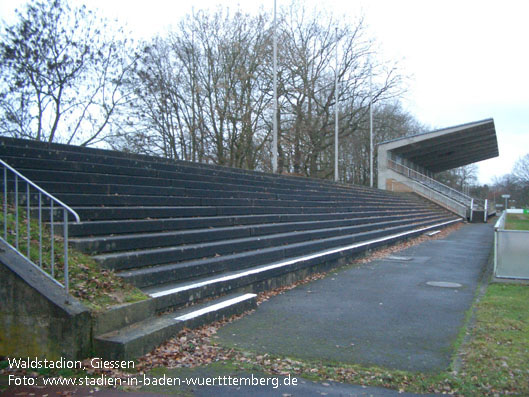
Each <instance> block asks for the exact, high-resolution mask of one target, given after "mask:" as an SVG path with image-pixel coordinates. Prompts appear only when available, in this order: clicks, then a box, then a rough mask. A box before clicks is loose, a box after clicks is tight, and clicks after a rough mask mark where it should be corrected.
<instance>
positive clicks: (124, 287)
mask: <svg viewBox="0 0 529 397" xmlns="http://www.w3.org/2000/svg"><path fill="white" fill-rule="evenodd" d="M23 214H25V210H22V211H20V214H19V232H18V233H19V251H20V252H22V253H23V254H24V255H27V227H26V225H27V222H26V221H25V220H24V219H23ZM3 218H4V215H3V213H1V212H0V225H1V227H2V233H3V227H4V220H3ZM7 218H8V238H7V239H8V242H9V243H10V244H11V245H13V246H14V245H15V232H14V230H15V216H14V214H13V213H8V216H7ZM30 224H31V226H30V257H31V260H32V261H33V263H35V264H39V263H40V255H39V237H38V236H39V230H38V223H37V221H36V220H34V219H31V222H30ZM50 234H51V233H50V231H49V229H48V228H47V227H44V228H43V233H42V268H43V269H44V270H45V271H46V272H47V273H49V274H51V265H50V264H51V238H50ZM53 241H54V255H53V256H54V258H55V266H54V271H55V278H56V279H57V280H58V281H59V282H61V283H64V272H63V269H64V263H63V262H64V261H63V256H64V244H63V240H62V239H61V238H60V237H57V236H55V237H54V240H53ZM68 258H69V260H68V268H69V280H70V281H69V283H70V284H69V287H70V294H71V295H73V296H75V297H76V298H78V299H79V300H80V301H81V302H82V303H83V304H84V305H85V306H87V307H88V308H89V309H91V310H93V311H102V310H105V309H106V308H107V307H109V306H112V305H116V304H121V303H128V302H136V301H139V300H143V299H147V296H146V295H145V294H143V293H142V292H141V291H140V290H139V289H137V288H136V287H134V286H132V285H130V284H127V283H125V282H124V281H123V280H122V279H120V278H119V277H117V276H116V275H115V274H114V272H112V271H110V270H106V269H101V268H100V267H99V265H98V264H97V263H96V261H95V260H94V259H92V258H91V257H90V256H88V255H85V254H83V253H81V252H78V251H76V250H74V249H71V248H70V249H68Z"/></svg>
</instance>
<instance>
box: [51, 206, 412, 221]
mask: <svg viewBox="0 0 529 397" xmlns="http://www.w3.org/2000/svg"><path fill="white" fill-rule="evenodd" d="M72 208H73V209H74V210H75V211H76V212H77V213H78V214H79V216H80V217H81V219H83V220H85V221H102V220H118V219H121V220H126V219H129V220H130V219H155V218H181V217H215V216H241V215H267V214H285V215H286V214H329V213H333V212H343V213H351V212H360V211H379V210H383V209H387V210H391V209H395V205H391V204H378V205H376V204H375V205H372V204H369V202H366V203H365V204H362V203H358V204H355V203H352V204H349V205H348V206H343V207H342V206H340V207H294V206H291V207H277V206H254V207H246V206H174V207H173V206H166V207H163V206H156V207H143V206H142V207H134V206H121V207H77V206H73V207H72ZM399 208H400V209H408V210H418V209H421V207H419V206H417V205H415V204H401V205H399ZM43 214H44V216H45V217H46V218H49V208H43ZM56 214H57V215H60V213H59V211H58V210H57V211H56Z"/></svg>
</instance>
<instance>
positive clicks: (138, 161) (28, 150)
mask: <svg viewBox="0 0 529 397" xmlns="http://www.w3.org/2000/svg"><path fill="white" fill-rule="evenodd" d="M13 152H18V153H17V154H18V157H22V158H33V159H41V158H47V159H50V158H57V159H59V160H62V161H75V162H89V163H100V164H109V163H112V164H116V165H121V166H132V167H140V168H143V169H144V168H151V169H163V170H172V169H175V167H176V168H178V169H183V170H185V172H190V173H196V174H200V175H219V176H220V175H225V176H230V177H236V178H239V179H240V178H241V177H242V178H246V177H248V178H253V179H256V178H257V179H259V180H261V181H287V183H288V186H289V187H293V186H294V185H297V184H302V185H303V186H304V187H305V188H306V187H308V185H309V184H310V185H312V186H316V187H317V188H318V189H322V188H325V187H331V188H333V189H342V190H343V189H345V190H351V186H345V185H339V184H336V183H333V182H329V181H324V180H316V179H310V178H305V177H297V176H284V175H275V174H266V173H262V172H259V171H251V170H241V169H234V168H228V167H222V166H218V165H210V164H202V163H190V162H183V161H175V160H168V159H163V158H159V157H152V156H145V155H135V154H130V153H120V152H115V151H108V150H102V149H94V148H84V147H75V146H70V145H60V144H48V143H43V142H35V141H23V140H16V139H10V138H2V140H1V141H0V155H1V156H10V155H11V154H12V153H13ZM72 156H73V157H72ZM354 190H355V191H366V192H369V193H371V194H378V193H379V192H377V191H376V190H375V189H371V188H366V187H362V186H355V187H354Z"/></svg>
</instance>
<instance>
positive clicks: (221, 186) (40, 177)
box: [19, 168, 405, 201]
mask: <svg viewBox="0 0 529 397" xmlns="http://www.w3.org/2000/svg"><path fill="white" fill-rule="evenodd" d="M19 171H20V172H22V173H23V174H24V175H26V176H27V177H28V178H30V179H32V180H34V181H35V182H37V183H39V184H46V183H50V182H56V181H58V180H59V181H63V182H68V183H79V182H81V181H82V182H83V183H89V184H96V185H97V184H103V185H108V184H118V185H130V184H134V185H135V186H137V187H139V188H141V186H149V187H153V186H154V187H173V188H175V187H176V188H185V189H198V190H220V191H234V192H252V193H256V192H264V193H273V194H284V195H290V194H292V192H293V188H294V189H295V187H293V186H291V187H288V186H284V187H274V186H273V185H267V184H262V183H260V184H256V185H247V184H244V183H242V182H241V183H237V181H236V180H233V181H232V183H219V182H218V181H217V182H206V181H202V180H200V178H197V179H194V180H183V179H173V178H159V177H152V176H145V177H141V176H135V177H133V176H129V175H112V174H101V173H78V172H72V171H67V170H60V171H49V170H41V169H30V168H21V169H19ZM294 191H296V190H294ZM297 192H298V193H299V194H301V193H302V192H303V194H309V195H310V194H312V193H318V194H319V195H321V194H323V193H333V192H336V190H330V189H326V190H317V189H313V188H312V187H309V186H307V187H305V188H303V186H300V187H298V190H297ZM340 197H343V198H344V199H347V198H348V197H350V198H353V199H354V198H359V197H364V198H366V199H377V198H379V199H381V200H383V199H385V200H388V201H405V200H402V199H401V198H398V196H397V197H396V196H395V195H391V194H383V195H381V194H369V193H366V192H363V191H361V192H356V191H355V190H354V189H351V190H348V191H347V190H346V191H344V192H340Z"/></svg>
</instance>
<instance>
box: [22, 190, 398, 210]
mask: <svg viewBox="0 0 529 397" xmlns="http://www.w3.org/2000/svg"><path fill="white" fill-rule="evenodd" d="M55 197H57V198H58V199H59V200H61V201H63V202H67V203H69V205H70V206H72V207H76V206H109V207H118V206H149V207H156V206H160V207H165V206H171V205H179V206H246V207H258V206H260V207H266V206H284V207H321V206H329V207H334V208H339V207H347V206H350V205H354V204H357V203H363V202H365V199H356V200H339V201H338V200H330V199H327V200H325V201H311V200H309V199H304V200H295V199H290V198H288V197H287V196H285V199H281V200H278V199H255V198H231V197H222V198H212V197H188V196H148V195H117V194H115V195H99V194H63V193H59V194H55ZM37 200H38V197H37V195H36V194H34V195H32V202H37ZM369 202H370V204H373V205H375V204H381V205H388V204H390V205H395V206H396V205H399V204H403V202H397V201H389V200H379V199H373V200H370V201H369ZM404 204H408V203H404Z"/></svg>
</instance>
